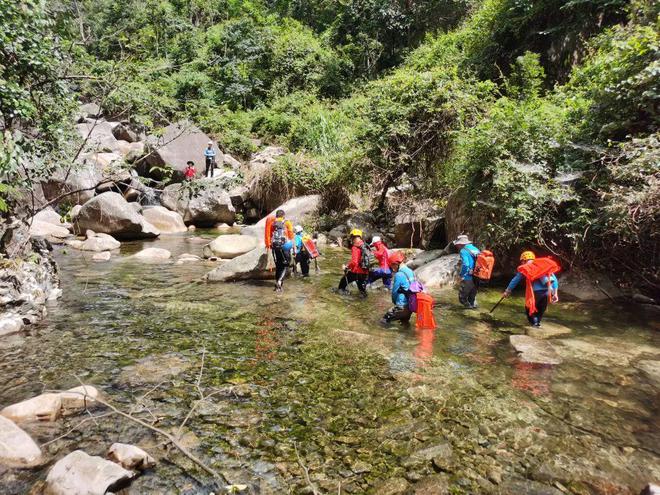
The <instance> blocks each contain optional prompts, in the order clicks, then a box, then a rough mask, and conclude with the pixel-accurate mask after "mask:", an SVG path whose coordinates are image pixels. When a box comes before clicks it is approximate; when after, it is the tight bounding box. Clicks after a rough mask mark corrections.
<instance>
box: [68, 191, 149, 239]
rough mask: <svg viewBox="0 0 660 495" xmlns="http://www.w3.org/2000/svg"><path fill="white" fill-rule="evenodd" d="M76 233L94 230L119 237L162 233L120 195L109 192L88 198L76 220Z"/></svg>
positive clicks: (136, 237)
mask: <svg viewBox="0 0 660 495" xmlns="http://www.w3.org/2000/svg"><path fill="white" fill-rule="evenodd" d="M74 228H75V229H76V231H77V232H83V231H85V230H87V229H91V230H93V231H95V232H101V233H105V234H111V235H112V236H113V237H115V238H117V239H144V238H150V237H157V236H158V235H159V234H160V232H159V231H158V230H157V229H156V228H155V227H154V226H153V225H151V224H150V223H149V222H147V221H146V220H145V218H144V217H143V216H142V215H140V214H139V213H137V212H136V211H135V210H134V209H133V207H132V206H131V205H130V203H128V202H127V201H126V200H125V199H124V198H123V197H122V195H121V194H119V193H115V192H106V193H103V194H100V195H98V196H96V197H95V198H93V199H91V200H89V201H88V202H87V203H85V204H84V205H83V207H82V208H81V209H80V212H79V213H78V215H77V216H76V218H75V220H74Z"/></svg>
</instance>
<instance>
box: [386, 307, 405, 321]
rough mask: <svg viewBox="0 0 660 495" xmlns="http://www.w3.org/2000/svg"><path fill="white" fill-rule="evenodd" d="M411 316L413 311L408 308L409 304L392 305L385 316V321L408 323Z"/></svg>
mask: <svg viewBox="0 0 660 495" xmlns="http://www.w3.org/2000/svg"><path fill="white" fill-rule="evenodd" d="M411 316H412V312H411V311H410V310H409V309H408V307H407V306H392V307H391V308H390V309H389V310H388V311H387V313H385V315H384V316H383V320H384V321H385V323H390V322H392V321H400V322H401V323H408V322H409V321H410V317H411Z"/></svg>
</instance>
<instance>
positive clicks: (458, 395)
mask: <svg viewBox="0 0 660 495" xmlns="http://www.w3.org/2000/svg"><path fill="white" fill-rule="evenodd" d="M196 235H202V236H207V237H208V236H210V235H211V234H206V233H204V232H202V233H201V234H200V233H199V232H198V233H197V234H196ZM146 246H154V247H164V248H166V249H169V250H170V251H172V254H173V260H175V259H176V256H177V255H179V254H181V253H183V252H190V253H194V254H201V250H202V246H203V244H202V243H195V242H190V235H188V234H185V235H181V236H169V237H163V238H162V239H159V240H157V241H153V242H145V243H140V242H136V243H125V244H123V246H122V249H121V253H120V254H117V255H113V259H112V260H111V261H110V262H105V263H94V262H92V261H91V255H83V254H81V253H80V252H78V251H73V250H69V251H68V252H67V251H66V250H63V249H62V248H58V249H57V252H56V259H57V261H58V263H59V265H60V268H61V278H62V286H63V288H64V295H63V297H62V298H61V299H60V300H59V301H58V302H56V303H54V304H53V305H52V306H51V307H50V308H49V316H48V318H47V320H46V321H44V322H43V323H41V324H39V325H38V326H35V327H32V328H30V329H29V332H28V333H24V334H19V335H14V336H9V337H5V338H3V339H2V341H0V357H1V359H0V378H1V379H0V405H7V404H11V403H14V402H17V401H19V400H23V399H26V398H29V397H32V396H34V395H36V394H39V393H41V392H42V391H44V390H50V389H64V388H70V387H73V386H77V385H78V384H79V381H83V382H85V383H91V384H94V385H95V386H97V387H98V388H99V389H100V390H102V392H103V394H104V395H105V397H106V398H107V399H109V400H110V401H112V402H113V403H114V404H116V405H117V406H118V407H120V408H121V409H123V410H125V411H132V412H133V413H134V414H135V415H136V416H138V417H140V418H142V419H144V420H147V421H149V422H153V424H154V425H155V426H157V427H159V428H162V429H165V430H168V431H175V432H178V427H179V425H180V424H181V423H182V421H183V420H184V418H185V417H186V416H187V415H188V413H189V411H190V410H191V407H193V406H194V408H195V409H194V411H193V413H192V414H190V418H189V420H188V421H187V422H186V425H185V426H184V427H183V428H182V429H181V434H182V435H183V437H182V438H183V440H182V441H183V442H184V443H186V445H188V446H189V448H190V449H191V450H192V451H193V452H194V453H195V454H196V455H197V456H199V457H200V458H201V459H202V460H203V461H204V462H205V463H207V464H208V465H209V466H212V467H213V468H214V469H215V470H217V471H219V472H220V473H222V475H223V477H224V478H225V480H224V481H223V482H221V483H219V485H217V486H216V485H215V484H214V480H212V479H211V477H209V476H208V475H207V474H206V473H205V472H204V471H202V470H201V469H199V468H198V467H197V466H195V465H194V464H193V463H191V462H190V461H189V460H188V459H187V458H185V457H184V456H182V455H181V454H180V453H179V452H178V451H177V450H176V449H174V448H172V447H171V446H168V445H166V444H164V443H163V439H162V438H160V437H158V436H157V435H155V434H153V433H152V432H150V431H149V430H146V429H144V428H143V427H141V426H138V425H136V424H134V423H131V422H130V421H127V420H125V419H122V418H120V417H117V416H109V417H104V418H100V419H98V420H96V421H91V420H90V421H88V422H86V423H85V424H84V425H82V426H81V427H80V428H79V429H77V430H76V431H73V432H71V433H69V434H68V435H66V436H65V437H64V438H62V439H60V440H58V441H56V442H53V443H51V444H49V445H48V446H47V447H46V448H45V450H46V452H47V454H48V455H49V459H50V461H51V462H50V463H49V465H47V466H45V467H44V468H42V469H37V470H28V471H16V470H13V471H12V470H5V471H3V470H2V468H0V475H1V476H2V479H3V483H2V484H0V493H2V494H9V493H12V494H13V493H26V492H27V491H29V490H30V488H31V487H33V486H35V485H38V483H39V481H41V480H43V479H45V476H46V474H47V471H48V468H49V466H50V465H51V464H52V462H55V461H56V460H57V459H59V458H61V457H62V456H63V455H65V454H66V453H67V452H70V451H71V450H74V449H76V448H82V449H84V450H85V451H87V452H88V453H90V454H97V455H104V454H105V452H106V450H107V449H108V447H109V446H110V445H111V444H112V443H113V442H118V441H119V442H125V443H135V444H138V445H140V446H142V447H144V448H145V449H146V450H148V451H149V452H150V453H151V454H152V455H154V457H156V458H157V459H158V461H159V462H158V465H157V467H156V468H154V469H153V470H150V471H148V472H146V473H144V474H143V475H142V476H141V477H139V478H137V479H136V480H135V481H134V482H133V483H132V484H131V486H130V487H129V488H128V489H127V493H136V494H137V493H200V494H201V493H204V494H208V493H211V492H215V493H219V492H220V491H221V490H220V488H219V487H222V486H223V485H224V484H228V483H234V484H246V485H248V488H247V490H246V492H245V493H312V489H311V488H310V487H309V483H308V481H307V478H306V476H305V473H304V470H303V468H302V467H301V465H303V466H305V468H306V469H308V471H309V476H310V480H311V482H312V483H313V484H314V486H315V488H316V489H317V491H318V492H319V493H339V492H343V493H404V492H406V490H407V492H409V493H414V490H416V489H417V490H419V491H418V492H417V493H445V492H446V493H512V494H513V493H559V492H553V491H551V490H553V489H555V490H556V489H558V490H561V491H564V492H566V493H579V494H591V493H599V494H600V493H602V494H610V493H612V494H613V493H631V494H633V493H639V491H640V489H641V488H642V487H643V486H644V485H645V484H646V483H647V482H650V481H655V482H658V481H660V463H659V459H660V457H659V456H660V441H659V440H660V433H659V428H658V426H659V424H658V423H659V419H658V418H659V417H660V416H659V414H658V404H659V402H658V388H657V386H658V384H657V381H656V382H654V381H653V380H652V379H651V378H650V377H649V376H648V375H646V374H645V373H644V372H643V371H642V370H641V368H640V364H639V363H640V362H641V361H657V360H660V345H659V338H658V333H657V322H654V321H647V320H646V319H645V317H644V315H640V314H637V313H636V312H635V311H634V310H632V309H629V308H625V307H619V306H615V305H613V304H611V303H608V304H590V305H587V304H578V303H562V304H561V305H559V306H553V307H551V309H550V311H549V314H548V317H547V320H548V321H549V322H554V323H558V324H562V325H565V326H567V327H569V328H570V329H571V330H572V334H571V335H568V336H562V337H559V338H558V340H556V339H555V340H554V341H553V342H554V345H556V346H557V347H558V349H559V350H560V351H561V352H560V354H561V355H562V357H563V358H564V362H563V363H562V364H561V365H558V366H531V365H525V364H524V363H521V362H520V361H519V360H518V359H517V358H516V357H515V353H514V352H513V351H512V349H511V347H510V345H509V343H508V338H509V333H512V332H513V333H523V332H524V331H525V327H524V326H523V323H524V316H523V314H522V311H521V309H522V300H521V298H512V299H511V300H507V301H506V302H505V303H503V304H502V305H501V306H500V307H499V308H498V309H497V311H496V312H495V314H494V316H493V315H490V314H489V313H488V309H489V308H490V306H492V304H494V303H495V302H496V301H497V299H498V297H499V291H497V290H495V289H491V290H486V291H483V293H482V294H481V295H480V302H481V305H482V307H483V308H486V309H481V310H479V311H475V312H468V311H465V310H462V309H459V308H458V307H457V305H456V304H455V302H456V301H455V299H456V294H455V293H454V292H453V291H439V292H437V293H436V294H435V297H436V299H437V301H438V307H437V308H436V320H437V321H438V323H439V328H438V329H437V330H435V331H419V330H416V329H415V328H414V325H413V326H411V327H410V328H401V327H396V326H395V327H393V328H391V329H384V328H381V327H380V326H379V325H378V320H379V319H380V317H381V316H382V314H383V313H384V312H385V311H386V310H387V308H388V307H389V305H390V304H389V294H387V293H385V292H382V291H380V290H374V291H372V292H371V293H370V295H369V298H368V299H367V300H366V301H363V300H360V299H358V298H357V297H342V296H338V295H335V294H334V293H332V292H331V290H330V289H331V287H334V286H335V285H336V283H337V282H338V280H339V277H340V265H341V262H342V259H343V258H345V257H346V253H344V252H343V251H340V250H336V251H332V250H328V251H327V252H326V253H325V254H326V255H327V256H326V257H325V258H324V259H323V260H322V261H321V269H322V271H321V274H313V275H312V277H310V278H309V279H305V280H303V279H289V280H288V281H287V282H286V285H285V292H284V294H281V295H280V294H276V293H275V292H273V289H272V283H270V282H252V283H248V282H245V283H234V284H207V283H204V282H202V281H201V279H202V276H203V275H204V274H205V273H206V272H207V271H209V270H210V269H212V268H213V266H215V265H214V264H213V263H209V262H197V263H189V264H183V265H176V264H174V262H171V263H166V264H159V265H150V264H142V263H137V262H134V261H131V260H130V259H128V258H127V256H128V255H130V254H131V253H133V252H135V251H137V250H139V249H140V248H142V247H146ZM202 357H203V361H204V368H203V372H202V373H201V379H200V378H199V377H200V366H201V364H202ZM198 380H199V388H200V389H201V391H202V393H204V394H205V395H210V398H208V399H207V400H205V401H203V402H198V400H199V397H200V395H199V391H198V389H197V387H196V384H197V382H198ZM145 394H146V397H143V396H144V395H145ZM102 412H103V411H102V410H97V411H95V413H97V414H98V413H102ZM84 417H85V416H84V415H81V416H74V417H69V418H64V419H61V420H59V421H57V422H56V423H51V424H38V425H28V426H27V427H26V429H27V430H28V431H29V432H30V433H31V434H32V435H33V436H34V438H35V439H37V440H38V441H39V442H41V443H45V442H48V441H50V440H52V439H54V438H56V437H58V436H59V435H62V434H63V433H65V432H67V431H68V430H69V429H70V428H71V427H72V426H73V425H75V424H76V423H77V422H79V421H80V420H81V419H84ZM438 446H440V447H438ZM434 448H436V451H433V449H434ZM425 449H426V450H425ZM429 449H430V450H429ZM420 451H421V452H422V453H420ZM424 452H426V453H424ZM430 452H433V455H432V454H431V453H430ZM416 453H417V454H416ZM427 457H428V458H427ZM429 485H430V486H435V489H436V490H440V488H439V487H443V488H442V490H445V491H442V490H440V491H436V492H433V491H426V492H424V491H422V490H423V488H422V487H423V486H429ZM397 490H398V491H397ZM544 490H546V491H544ZM547 490H550V491H547Z"/></svg>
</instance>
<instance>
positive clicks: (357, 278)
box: [339, 272, 368, 296]
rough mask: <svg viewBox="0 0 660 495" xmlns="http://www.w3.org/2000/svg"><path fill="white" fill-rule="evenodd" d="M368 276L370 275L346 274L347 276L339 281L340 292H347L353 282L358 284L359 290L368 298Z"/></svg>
mask: <svg viewBox="0 0 660 495" xmlns="http://www.w3.org/2000/svg"><path fill="white" fill-rule="evenodd" d="M367 276H368V275H367V274H366V273H353V272H346V275H344V276H343V277H342V278H341V280H340V281H339V290H341V291H344V290H346V287H348V284H350V283H351V282H356V283H357V286H358V289H360V293H361V294H362V295H364V296H366V295H367Z"/></svg>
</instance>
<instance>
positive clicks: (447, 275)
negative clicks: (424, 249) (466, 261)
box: [415, 254, 461, 287]
mask: <svg viewBox="0 0 660 495" xmlns="http://www.w3.org/2000/svg"><path fill="white" fill-rule="evenodd" d="M460 266H461V257H460V256H459V255H458V254H449V255H447V256H442V257H440V258H438V259H436V260H434V261H431V262H429V263H426V264H424V265H423V266H422V267H421V268H418V269H417V270H415V276H416V277H417V279H418V280H420V281H421V282H422V283H423V284H424V285H426V286H427V287H446V286H450V285H454V284H455V283H456V282H457V280H458V274H459V272H460Z"/></svg>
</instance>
